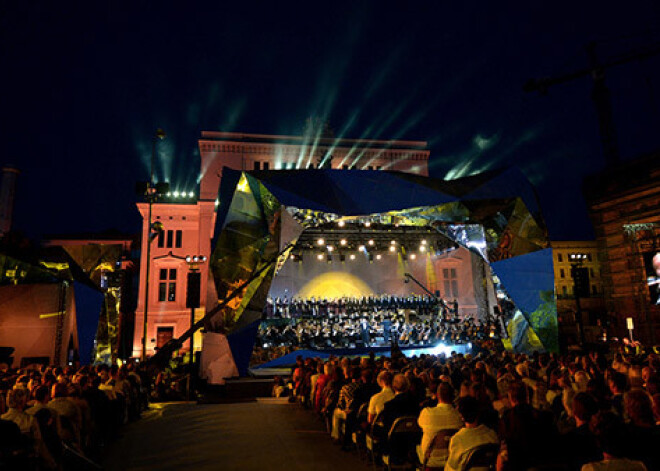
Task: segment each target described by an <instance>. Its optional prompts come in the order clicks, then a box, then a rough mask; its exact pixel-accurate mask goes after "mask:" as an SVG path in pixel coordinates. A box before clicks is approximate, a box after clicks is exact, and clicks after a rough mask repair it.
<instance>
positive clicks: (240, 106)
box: [197, 98, 247, 183]
mask: <svg viewBox="0 0 660 471" xmlns="http://www.w3.org/2000/svg"><path fill="white" fill-rule="evenodd" d="M218 107H220V104H218ZM246 107H247V99H246V98H238V99H235V100H234V101H233V102H231V103H229V104H228V105H227V106H224V107H223V108H222V109H223V110H224V111H225V113H226V114H225V116H224V119H223V120H222V122H221V123H220V124H219V126H218V129H220V130H221V131H234V130H235V128H236V125H237V124H238V123H239V121H240V120H241V118H242V117H243V113H244V112H245V109H246ZM211 153H214V154H216V153H217V152H216V151H211ZM214 161H215V159H208V161H207V162H206V164H204V163H203V162H202V169H201V172H200V174H199V176H198V177H197V183H199V182H201V181H202V179H203V178H204V175H206V172H207V171H208V167H209V165H211V164H212V163H213V162H214Z"/></svg>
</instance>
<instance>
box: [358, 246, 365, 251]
mask: <svg viewBox="0 0 660 471" xmlns="http://www.w3.org/2000/svg"><path fill="white" fill-rule="evenodd" d="M358 250H359V251H360V252H364V251H365V250H366V247H365V246H364V245H360V246H359V247H358Z"/></svg>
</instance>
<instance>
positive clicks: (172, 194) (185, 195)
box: [165, 191, 195, 198]
mask: <svg viewBox="0 0 660 471" xmlns="http://www.w3.org/2000/svg"><path fill="white" fill-rule="evenodd" d="M165 196H167V197H168V198H194V197H195V192H194V191H188V192H185V191H171V192H168V193H166V194H165Z"/></svg>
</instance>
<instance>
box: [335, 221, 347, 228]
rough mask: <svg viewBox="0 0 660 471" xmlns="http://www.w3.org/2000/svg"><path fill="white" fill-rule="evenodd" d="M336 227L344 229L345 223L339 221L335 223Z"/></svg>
mask: <svg viewBox="0 0 660 471" xmlns="http://www.w3.org/2000/svg"><path fill="white" fill-rule="evenodd" d="M337 225H338V226H339V227H344V226H345V225H346V223H345V222H344V221H339V222H338V223H337Z"/></svg>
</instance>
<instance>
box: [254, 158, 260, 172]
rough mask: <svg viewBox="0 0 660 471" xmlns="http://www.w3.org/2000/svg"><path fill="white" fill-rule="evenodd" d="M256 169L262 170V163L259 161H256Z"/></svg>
mask: <svg viewBox="0 0 660 471" xmlns="http://www.w3.org/2000/svg"><path fill="white" fill-rule="evenodd" d="M254 169H255V170H261V162H259V161H258V160H255V161H254Z"/></svg>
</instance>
